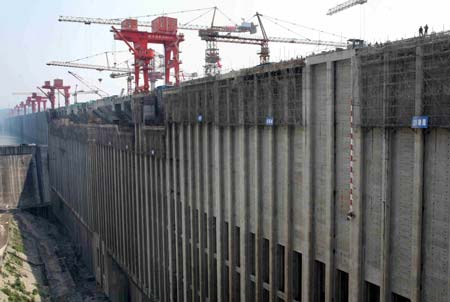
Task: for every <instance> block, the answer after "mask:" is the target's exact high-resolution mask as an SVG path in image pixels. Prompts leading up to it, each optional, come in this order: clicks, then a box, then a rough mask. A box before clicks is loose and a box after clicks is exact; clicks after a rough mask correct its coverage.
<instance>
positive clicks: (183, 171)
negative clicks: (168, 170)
mask: <svg viewBox="0 0 450 302" xmlns="http://www.w3.org/2000/svg"><path fill="white" fill-rule="evenodd" d="M178 138H179V151H180V201H181V228H182V234H183V240H182V253H183V301H188V286H189V285H188V280H189V275H188V274H189V273H190V269H191V268H190V267H188V265H187V257H188V251H187V249H188V237H187V235H186V232H187V225H186V212H187V193H186V190H187V189H186V152H185V126H183V125H182V124H180V126H179V134H178Z"/></svg>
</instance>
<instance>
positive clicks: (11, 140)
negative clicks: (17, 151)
mask: <svg viewBox="0 0 450 302" xmlns="http://www.w3.org/2000/svg"><path fill="white" fill-rule="evenodd" d="M22 143H23V142H22V140H21V139H20V138H18V137H15V136H9V135H3V134H0V146H11V145H20V144H22Z"/></svg>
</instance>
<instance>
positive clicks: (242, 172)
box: [235, 82, 253, 301]
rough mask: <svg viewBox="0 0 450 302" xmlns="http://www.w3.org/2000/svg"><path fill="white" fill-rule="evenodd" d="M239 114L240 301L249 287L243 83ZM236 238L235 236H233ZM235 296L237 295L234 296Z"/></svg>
mask: <svg viewBox="0 0 450 302" xmlns="http://www.w3.org/2000/svg"><path fill="white" fill-rule="evenodd" d="M239 84H240V85H239V94H238V98H239V100H238V101H239V108H240V110H239V116H238V124H239V126H238V127H237V128H236V135H235V136H236V145H235V150H236V151H235V158H236V160H235V170H236V177H235V191H236V196H235V197H236V198H235V203H236V204H235V213H236V220H237V222H238V223H237V224H238V225H239V227H240V236H239V238H240V242H236V249H240V254H239V257H240V259H239V262H240V280H238V282H240V284H241V285H240V293H238V295H240V301H247V300H248V299H247V288H248V287H249V284H248V282H249V274H248V270H247V261H248V259H249V258H248V256H247V255H248V245H247V243H248V238H249V219H250V218H249V210H248V198H247V192H248V184H247V180H248V158H247V157H246V155H247V154H246V152H245V151H246V146H247V141H246V138H247V128H246V125H245V124H244V102H245V100H244V97H243V94H244V92H243V85H244V83H242V82H241V83H239ZM235 239H236V238H235ZM236 298H237V297H236ZM252 298H253V297H252Z"/></svg>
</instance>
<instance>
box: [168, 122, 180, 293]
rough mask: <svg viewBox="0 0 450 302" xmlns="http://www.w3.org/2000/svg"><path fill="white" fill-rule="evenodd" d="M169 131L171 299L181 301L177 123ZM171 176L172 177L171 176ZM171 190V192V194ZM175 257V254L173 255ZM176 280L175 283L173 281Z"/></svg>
mask: <svg viewBox="0 0 450 302" xmlns="http://www.w3.org/2000/svg"><path fill="white" fill-rule="evenodd" d="M168 131H170V132H171V135H170V136H169V137H168V138H167V139H170V141H169V142H168V149H170V153H171V156H170V160H171V162H172V163H171V165H172V166H170V165H169V166H168V171H167V179H168V182H167V192H168V196H172V200H171V201H169V202H171V203H172V205H173V206H172V209H170V208H169V212H170V211H171V210H172V211H173V213H168V215H172V220H173V221H169V226H171V225H173V226H174V227H175V229H174V230H172V229H171V231H170V232H171V236H174V239H169V243H172V242H174V245H172V249H173V250H172V253H174V254H175V263H173V264H172V266H171V269H170V274H171V275H170V280H171V284H170V301H180V298H181V296H180V292H179V288H180V287H179V284H180V282H181V272H180V270H179V268H180V257H179V254H180V253H179V249H180V247H179V246H178V242H179V241H178V240H179V239H178V234H179V230H180V227H181V221H178V217H180V215H178V211H179V210H180V208H179V207H178V204H179V202H180V200H179V195H178V190H179V189H178V188H179V184H178V173H179V171H178V160H179V158H178V155H177V150H179V148H177V126H176V125H175V123H173V124H171V125H170V126H169V128H168ZM166 161H167V162H169V158H167V155H166ZM170 169H171V170H170ZM169 176H170V177H169ZM170 192H171V194H170ZM172 257H173V256H172ZM174 272H175V273H176V274H175V275H174V276H172V274H173V273H174ZM172 279H173V280H172ZM172 282H174V283H172ZM174 291H176V295H175V294H174Z"/></svg>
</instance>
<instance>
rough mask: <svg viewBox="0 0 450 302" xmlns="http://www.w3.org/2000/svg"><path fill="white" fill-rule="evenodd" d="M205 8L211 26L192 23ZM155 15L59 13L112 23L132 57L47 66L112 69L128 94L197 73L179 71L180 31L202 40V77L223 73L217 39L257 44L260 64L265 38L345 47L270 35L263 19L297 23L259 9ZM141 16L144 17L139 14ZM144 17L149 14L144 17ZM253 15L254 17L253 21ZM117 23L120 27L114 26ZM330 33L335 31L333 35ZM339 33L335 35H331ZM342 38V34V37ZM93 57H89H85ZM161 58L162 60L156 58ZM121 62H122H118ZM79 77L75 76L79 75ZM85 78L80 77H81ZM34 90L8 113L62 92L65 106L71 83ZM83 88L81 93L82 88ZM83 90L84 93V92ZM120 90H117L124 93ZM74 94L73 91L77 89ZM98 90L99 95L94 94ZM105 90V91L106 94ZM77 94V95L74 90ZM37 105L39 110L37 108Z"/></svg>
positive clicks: (182, 38)
mask: <svg viewBox="0 0 450 302" xmlns="http://www.w3.org/2000/svg"><path fill="white" fill-rule="evenodd" d="M186 12H200V13H201V14H200V15H199V16H197V17H196V18H194V19H192V20H191V21H189V22H187V23H184V24H181V23H179V20H178V18H174V17H171V16H169V15H172V14H175V13H186ZM209 13H212V18H211V21H210V24H209V25H194V24H191V22H192V21H194V20H197V19H198V18H200V17H203V16H205V15H207V14H209ZM218 13H220V14H222V15H223V16H224V17H225V18H226V19H227V20H229V22H230V23H229V24H228V25H218V24H216V14H218ZM152 16H154V17H155V18H154V19H153V20H152V21H142V20H138V18H140V17H129V18H124V19H121V18H116V19H103V18H87V17H70V16H60V17H59V19H58V20H59V21H62V22H75V23H83V24H86V25H90V24H100V25H111V31H112V32H113V38H114V40H118V41H123V42H124V43H125V44H126V46H127V47H128V51H129V52H130V53H131V54H132V56H133V61H134V62H133V64H132V66H128V60H127V61H125V62H126V64H127V65H126V66H124V67H122V66H120V65H116V63H115V62H114V64H112V65H110V64H109V61H108V55H107V53H108V52H104V53H105V54H106V58H107V64H106V65H105V66H103V65H99V64H86V63H83V62H79V61H80V60H81V59H77V60H73V61H51V62H48V63H47V65H50V66H60V67H74V68H84V69H94V70H98V71H112V72H114V73H112V74H111V78H124V77H125V78H126V80H127V93H128V95H130V94H133V93H134V94H143V95H145V94H148V93H149V92H150V91H152V90H154V89H155V87H156V85H155V83H156V81H157V80H160V79H163V80H164V85H165V87H170V86H178V85H179V84H180V81H181V80H185V79H186V78H189V77H190V78H192V77H191V75H195V74H196V73H188V72H186V73H185V72H182V71H181V69H180V65H181V64H182V60H181V58H180V52H181V51H180V45H181V43H182V42H184V41H185V36H184V34H182V33H180V32H179V30H194V31H197V32H198V35H199V37H200V39H201V40H203V41H205V42H206V49H205V57H204V65H203V68H204V74H205V75H206V76H210V75H216V74H220V73H221V69H222V66H223V63H222V62H221V57H220V55H219V48H218V46H217V44H218V43H233V44H247V45H258V46H260V51H259V52H258V55H259V57H260V64H267V63H269V59H270V50H269V43H286V44H302V45H317V46H328V47H338V48H340V47H346V46H347V44H346V43H343V42H338V41H325V40H313V39H309V38H306V37H303V38H301V39H298V38H281V37H272V36H269V35H268V34H267V32H266V28H265V26H264V24H263V18H264V20H266V21H268V22H271V23H273V24H276V25H278V26H280V27H282V28H284V29H285V30H286V29H287V30H288V31H290V32H293V33H295V32H294V31H292V30H289V28H287V27H286V26H285V25H282V22H284V24H290V25H295V26H298V24H295V23H293V22H287V21H283V20H280V19H277V18H273V17H269V16H267V15H263V14H260V13H258V12H257V13H256V14H255V15H253V17H251V18H250V19H248V20H244V19H242V22H241V23H240V24H237V23H236V22H233V20H232V19H231V18H229V17H228V16H227V15H226V14H224V13H223V12H222V11H221V10H220V9H219V8H218V7H210V8H206V9H191V10H184V11H179V12H173V13H169V14H166V13H165V14H161V15H152ZM141 17H142V16H141ZM146 17H148V16H146ZM254 18H256V21H254V22H252V20H253V19H254ZM117 25H120V27H116V26H117ZM258 27H259V31H260V34H261V35H262V36H261V37H258V36H254V35H255V34H256V33H258ZM142 28H151V30H150V31H146V30H143V29H142ZM304 28H307V29H309V30H313V31H317V32H320V33H325V34H331V33H327V32H324V31H320V30H317V29H314V28H311V27H304ZM331 35H334V34H331ZM334 36H335V37H338V35H334ZM339 38H341V40H342V38H343V37H342V36H340V37H339ZM155 44H156V45H162V46H163V48H164V50H163V53H162V54H159V53H157V52H156V51H155V49H154V48H153V47H154V46H153V45H155ZM90 57H94V56H89V57H85V58H84V59H87V58H90ZM157 60H160V63H158V64H157V63H156V62H157ZM120 64H123V63H120ZM77 79H78V80H79V78H77ZM133 81H134V89H133V88H132V85H133V84H132V82H133ZM81 82H83V81H81ZM38 89H39V90H40V91H41V92H43V93H44V98H35V97H31V99H30V100H29V101H25V102H22V103H21V104H19V105H18V106H16V107H15V109H14V110H12V111H11V115H14V114H19V113H20V112H21V111H22V110H23V113H24V114H26V113H27V107H31V112H33V113H34V112H36V111H41V106H40V105H41V103H43V102H44V101H46V100H48V101H49V102H50V106H49V107H50V108H51V109H55V108H56V97H57V96H62V97H63V98H64V105H65V106H66V107H67V106H69V105H70V95H71V93H70V92H69V90H70V86H68V85H64V84H63V82H62V80H59V79H56V80H55V81H54V82H53V83H51V81H46V82H45V84H44V85H43V86H41V87H38ZM92 91H99V90H98V89H90V88H89V89H88V90H87V92H92ZM85 92H86V91H82V92H81V93H85ZM87 92H86V94H87ZM123 92H124V89H123V90H122V92H121V94H120V95H121V96H122V95H123ZM75 93H76V94H77V92H75ZM97 95H98V94H97ZM105 95H107V94H105ZM74 98H76V95H74ZM36 104H37V110H36ZM42 107H43V110H46V105H45V103H44V105H43V106H42Z"/></svg>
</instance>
